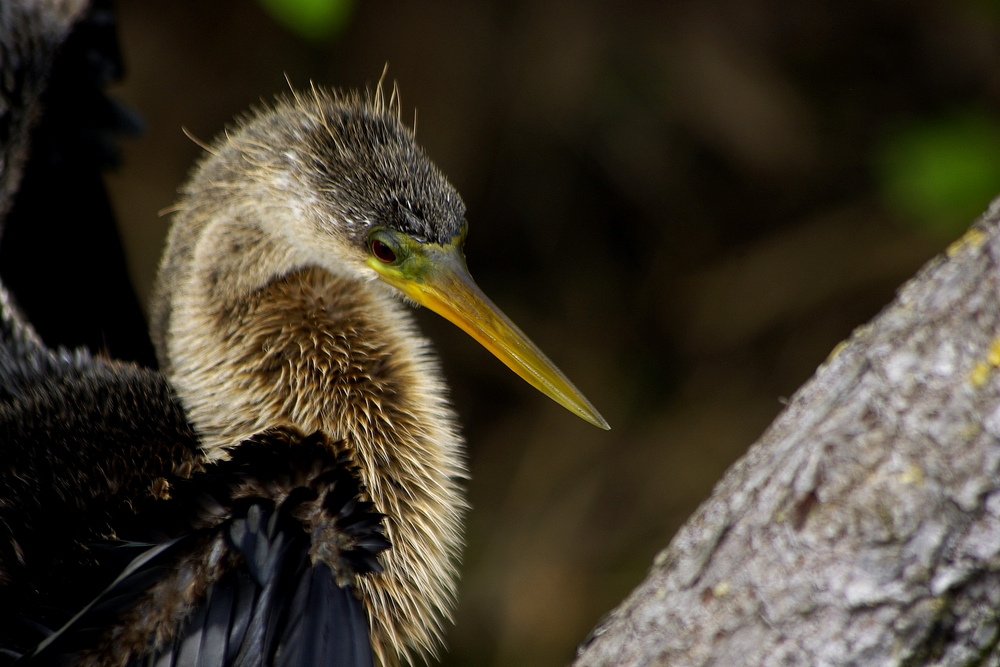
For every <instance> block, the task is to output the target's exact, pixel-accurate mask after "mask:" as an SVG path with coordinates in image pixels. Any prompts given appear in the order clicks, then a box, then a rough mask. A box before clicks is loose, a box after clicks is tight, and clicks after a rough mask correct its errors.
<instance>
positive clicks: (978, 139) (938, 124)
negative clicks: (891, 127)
mask: <svg viewBox="0 0 1000 667" xmlns="http://www.w3.org/2000/svg"><path fill="white" fill-rule="evenodd" d="M880 171H881V181H882V194H883V198H884V200H885V202H886V204H888V205H889V206H890V207H891V208H892V209H893V210H895V211H896V212H897V213H899V214H900V215H901V216H903V217H904V218H905V219H907V220H910V221H912V222H914V223H915V224H917V225H920V226H922V227H924V228H926V229H929V230H932V231H934V232H936V233H938V234H941V235H946V236H955V235H957V234H959V233H961V232H962V231H964V230H965V229H966V228H967V227H968V226H969V225H970V224H971V223H972V221H973V220H974V219H975V218H976V216H978V215H979V214H980V213H982V212H983V211H984V210H985V209H986V205H987V204H988V203H989V202H990V200H991V199H993V198H994V197H995V196H997V194H1000V122H998V120H997V119H996V118H994V117H992V116H988V115H986V114H963V115H958V116H952V117H950V118H946V119H943V120H935V121H927V122H923V123H920V124H916V125H912V126H910V127H908V128H906V129H904V130H902V131H900V132H898V133H897V134H896V135H894V136H893V137H892V138H890V140H889V141H888V142H886V144H885V147H884V149H883V151H882V159H881V164H880Z"/></svg>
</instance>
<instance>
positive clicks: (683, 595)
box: [574, 199, 1000, 667]
mask: <svg viewBox="0 0 1000 667" xmlns="http://www.w3.org/2000/svg"><path fill="white" fill-rule="evenodd" d="M998 265H1000V199H998V200H996V201H994V202H993V203H992V204H991V206H990V208H989V210H988V211H987V213H986V214H985V215H984V216H983V218H981V219H980V220H979V221H978V222H977V224H976V225H975V226H973V228H972V229H971V230H970V231H969V232H968V233H966V235H965V236H964V237H963V238H962V239H961V240H959V241H958V242H956V243H955V244H954V245H953V246H952V247H951V248H949V250H948V252H947V253H946V254H945V255H943V256H941V257H939V258H937V259H935V260H934V261H932V262H930V263H929V264H928V265H927V266H926V267H924V269H922V270H921V271H920V273H919V274H918V275H917V276H916V277H915V278H913V279H912V280H911V281H910V282H908V283H907V284H906V285H904V286H903V288H902V289H900V291H899V293H898V295H897V297H896V299H895V300H894V301H893V302H892V303H891V304H890V305H889V306H888V307H887V308H885V309H884V310H883V311H882V313H881V314H879V315H878V316H877V317H876V318H875V319H874V320H873V321H872V322H871V323H869V324H867V325H865V326H862V327H859V328H858V329H857V330H856V331H855V332H854V333H853V334H852V336H851V337H850V339H849V340H847V341H845V343H843V344H841V345H840V346H838V347H837V348H836V349H835V350H834V351H833V352H832V353H831V355H830V358H829V359H828V360H827V362H826V363H825V364H823V366H821V367H820V368H819V370H818V371H817V372H816V374H815V376H814V377H813V378H812V379H811V380H810V381H809V382H807V383H806V384H805V385H804V386H803V387H802V388H801V389H800V390H799V391H798V393H797V394H796V395H795V397H794V398H793V399H792V401H791V403H790V404H789V406H788V407H787V409H785V410H784V411H783V412H782V413H781V415H779V416H778V418H777V419H776V420H775V421H774V423H773V424H772V425H771V426H770V428H768V430H767V431H766V432H765V433H764V435H763V436H762V437H761V438H760V440H758V441H757V443H755V444H754V445H753V446H752V447H751V448H750V450H749V451H748V452H747V454H746V455H745V456H744V457H743V458H742V459H741V460H740V461H738V462H737V463H736V464H735V465H734V466H733V467H732V468H731V469H730V470H729V471H728V472H727V473H726V474H725V476H724V477H723V478H722V481H720V482H719V484H718V485H717V486H716V488H715V489H714V491H713V493H712V496H711V497H710V498H709V499H708V500H707V501H706V502H705V503H704V504H703V505H702V506H701V507H700V508H699V509H698V510H697V511H696V512H695V514H694V515H693V516H692V517H691V518H690V519H689V520H688V522H687V523H686V524H685V525H684V526H683V527H682V528H681V530H680V531H679V532H678V533H677V535H676V536H675V537H674V539H673V541H672V542H671V543H670V545H669V546H668V547H667V548H666V549H665V550H664V551H663V552H661V553H660V554H659V555H658V556H657V557H656V560H655V563H654V565H653V568H652V570H651V571H650V573H649V576H648V577H647V579H646V580H645V581H644V582H643V583H642V584H640V585H639V587H638V588H636V589H635V591H633V592H632V593H631V594H630V595H629V597H627V598H626V599H625V600H624V601H623V602H622V604H621V605H620V606H619V607H618V608H617V609H615V610H614V611H613V612H612V613H611V614H610V615H609V616H608V617H607V618H606V619H605V620H604V621H603V622H602V623H601V624H600V625H599V626H598V627H597V628H596V629H595V630H594V631H593V632H592V633H591V635H590V637H588V639H587V640H586V641H585V642H584V644H583V645H582V646H581V647H580V650H579V652H578V657H577V660H576V662H575V663H574V664H575V665H576V666H578V667H591V666H597V665H616V666H619V667H624V666H626V665H671V666H672V667H682V666H685V665H709V664H712V665H779V664H780V665H916V664H921V665H924V664H933V665H979V664H994V665H995V664H997V663H998V661H1000V650H998V648H997V644H998V641H1000V631H998V618H997V617H998V610H1000V491H998V489H1000V474H998V467H1000V271H998Z"/></svg>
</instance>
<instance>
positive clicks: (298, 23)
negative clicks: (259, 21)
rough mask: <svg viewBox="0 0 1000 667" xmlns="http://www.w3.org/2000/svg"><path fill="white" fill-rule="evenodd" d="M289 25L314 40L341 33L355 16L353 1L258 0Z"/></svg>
mask: <svg viewBox="0 0 1000 667" xmlns="http://www.w3.org/2000/svg"><path fill="white" fill-rule="evenodd" d="M258 1H259V2H260V4H261V5H262V6H263V7H264V9H266V10H267V11H268V12H269V13H270V14H271V16H273V17H274V18H275V19H276V20H277V21H278V22H279V23H281V24H282V25H284V26H285V27H286V28H288V29H289V30H291V31H292V32H294V33H296V34H297V35H299V36H301V37H305V38H306V39H308V40H311V41H323V40H326V39H329V38H331V37H334V36H336V35H337V34H339V33H340V32H341V31H342V30H343V29H344V28H345V27H346V26H347V23H348V21H349V20H350V18H351V14H352V13H353V10H354V2H353V0H258Z"/></svg>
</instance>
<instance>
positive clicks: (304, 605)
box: [0, 81, 609, 667]
mask: <svg viewBox="0 0 1000 667" xmlns="http://www.w3.org/2000/svg"><path fill="white" fill-rule="evenodd" d="M400 116H401V105H400V102H399V96H398V90H397V89H396V88H395V86H394V87H393V90H392V93H391V95H389V96H387V95H386V94H385V92H384V88H383V85H382V83H381V81H380V83H379V85H378V86H377V87H376V89H375V91H374V93H372V94H367V93H366V94H361V93H357V92H340V91H335V90H325V89H322V88H320V87H316V86H310V89H309V90H308V91H302V92H299V91H295V90H293V91H292V92H291V93H290V94H286V95H282V96H279V97H278V98H276V100H275V102H274V103H272V104H270V105H263V106H260V107H258V108H255V109H253V110H251V111H250V112H248V113H247V114H245V115H243V116H241V117H240V118H239V119H238V120H237V122H236V123H235V125H233V126H232V127H230V128H229V129H227V130H226V131H225V132H224V133H223V134H221V135H220V136H219V137H218V138H216V140H215V141H213V142H212V143H211V144H206V145H203V148H204V149H205V153H204V155H203V157H202V158H201V159H200V161H199V162H198V163H197V165H196V166H195V168H194V170H193V171H192V174H191V176H190V178H189V180H188V181H187V183H186V184H185V185H184V186H183V187H182V189H181V191H180V199H179V201H178V203H177V204H176V205H175V206H174V207H173V209H172V212H173V221H172V226H171V230H170V233H169V235H168V239H167V247H166V250H165V253H164V257H163V260H162V263H161V266H160V270H159V275H158V278H157V282H156V287H155V290H154V297H153V300H152V303H151V307H150V313H151V314H150V321H151V323H150V333H151V337H152V340H153V343H154V346H155V348H156V354H157V358H158V361H159V365H160V371H152V370H149V369H142V368H139V367H137V366H135V365H134V364H126V363H122V362H114V361H111V360H107V359H103V358H100V357H94V356H92V355H89V354H87V353H85V352H83V351H76V352H68V351H65V350H50V349H47V348H45V346H44V345H43V344H42V343H41V341H40V340H38V339H37V336H34V334H33V332H32V331H31V328H30V324H28V323H26V322H24V321H23V318H20V317H19V315H18V313H17V312H16V309H14V308H13V307H12V306H10V305H9V304H8V303H7V301H5V300H3V299H0V301H2V303H0V305H4V304H7V305H5V306H4V308H3V309H0V316H2V317H0V324H2V325H3V327H0V380H2V382H3V384H4V385H5V387H9V388H8V389H4V390H2V391H0V447H2V448H3V450H2V461H3V464H2V469H0V482H2V483H3V486H2V487H0V606H4V607H5V608H7V609H21V608H26V607H30V608H31V609H33V610H35V611H34V615H33V616H31V617H28V616H27V615H25V614H22V615H21V616H19V617H18V618H17V619H13V620H12V622H18V623H20V624H21V626H23V627H29V628H35V629H36V630H37V632H38V633H40V634H41V635H42V639H41V640H40V641H38V642H37V643H35V640H34V639H31V638H26V637H27V633H26V634H23V635H22V634H18V635H17V636H10V635H12V634H14V633H7V636H5V635H4V634H0V647H2V648H3V649H4V650H6V651H7V654H8V655H9V656H10V657H11V658H12V659H16V660H17V661H18V664H23V665H32V666H38V667H41V666H43V665H49V664H56V663H58V664H67V663H69V664H76V665H81V666H84V665H86V666H88V667H112V666H113V667H127V666H131V665H140V664H148V665H150V666H152V665H164V666H167V667H187V666H190V667H196V666H198V667H229V666H230V665H241V666H242V665H249V664H253V665H261V666H262V667H263V666H264V665H288V666H293V665H300V664H301V665H305V664H315V663H316V662H323V663H324V664H327V665H331V666H332V665H367V664H381V665H386V666H391V665H396V664H401V663H404V664H405V663H412V662H413V661H415V660H418V659H426V658H428V657H429V656H433V655H436V653H437V651H438V650H439V649H440V647H441V645H442V634H443V631H444V628H445V626H446V624H447V623H448V621H449V620H450V618H451V616H452V613H453V609H454V605H455V600H456V584H457V576H458V575H457V564H458V558H459V555H460V550H461V547H462V521H463V517H464V514H465V513H466V511H467V503H466V501H465V498H464V491H463V485H464V481H465V479H466V478H467V470H466V465H465V454H464V442H463V439H462V437H461V435H460V428H459V424H458V419H457V416H456V414H455V411H454V409H453V408H452V406H451V404H450V402H449V399H448V392H447V386H446V383H445V381H444V378H443V374H442V371H441V368H440V363H439V361H438V359H437V356H436V355H435V353H434V352H433V349H432V347H431V345H430V343H429V342H428V341H426V340H425V339H424V338H423V337H422V336H421V335H420V333H419V332H418V330H417V328H416V325H415V322H414V319H413V316H412V313H411V309H410V308H409V307H408V306H412V305H420V306H424V307H427V308H429V309H430V310H433V311H435V312H437V313H438V314H440V315H442V316H444V317H445V318H446V319H448V320H450V321H451V322H452V323H454V324H456V325H457V326H459V327H460V328H461V329H463V330H464V331H466V332H467V333H468V334H470V335H471V336H472V337H473V338H474V339H476V340H477V341H478V342H480V343H481V344H482V345H483V346H484V347H486V348H487V349H488V350H489V351H490V352H491V353H493V354H494V355H495V356H496V357H498V358H499V359H500V360H501V361H503V362H504V363H505V364H506V365H507V366H509V367H510V368H511V369H512V370H514V371H515V372H516V373H517V374H518V375H520V376H521V377H522V378H523V379H524V380H526V381H527V382H528V383H529V384H531V385H533V386H534V387H536V388H537V389H539V390H540V391H542V392H543V393H545V394H547V395H548V396H550V397H551V398H552V399H554V400H555V401H557V402H558V403H560V404H561V405H563V406H564V407H566V408H567V409H569V410H570V411H571V412H573V413H574V414H576V415H577V416H579V417H581V418H583V419H585V420H587V421H588V422H590V423H592V424H594V425H596V426H598V427H600V428H605V429H606V428H609V427H608V424H607V422H606V421H605V420H604V419H603V417H601V415H600V414H599V413H598V411H597V410H596V409H595V408H594V407H593V406H592V405H591V404H590V403H589V401H587V399H586V398H585V397H584V396H583V394H582V393H581V392H580V391H579V390H578V389H576V387H574V386H573V384H572V383H571V382H570V381H569V380H568V379H567V378H566V377H565V375H564V374H563V373H562V372H561V371H559V370H558V368H557V367H556V366H555V365H554V364H553V363H552V362H551V361H550V360H549V359H548V358H547V357H546V356H545V355H544V354H543V353H542V352H541V351H540V350H539V349H538V347H537V346H535V345H534V344H533V343H532V342H531V341H530V339H529V338H528V337H527V336H526V335H525V334H524V333H523V332H522V331H521V330H520V329H518V328H517V326H516V325H514V324H513V322H511V321H510V319H509V318H508V317H507V316H506V315H504V314H503V313H502V311H500V309H499V308H497V307H496V306H495V305H494V304H493V303H492V302H491V301H490V300H489V299H488V298H487V297H486V296H485V294H483V292H482V291H481V290H480V289H479V288H478V287H477V286H476V284H475V282H474V281H473V279H472V278H471V276H470V274H469V271H468V268H467V266H466V261H465V256H464V250H463V248H464V245H465V242H466V238H467V236H468V231H469V230H468V227H469V226H468V223H467V221H466V214H465V205H464V203H463V201H462V199H461V197H460V196H459V194H458V193H457V191H456V190H455V189H454V188H453V187H452V185H451V184H450V183H449V182H448V181H447V179H446V177H445V176H444V175H443V174H442V173H441V171H440V170H439V169H438V168H437V167H436V166H435V165H434V164H433V163H432V162H431V160H430V159H429V158H428V156H427V155H426V153H425V152H424V151H423V149H421V148H420V147H419V146H418V144H417V143H416V140H415V137H414V134H413V131H412V130H411V129H410V128H408V127H407V126H406V125H405V124H404V123H403V122H402V121H401V118H400ZM4 299H6V297H4ZM5 332H6V333H5ZM28 416H30V417H31V418H30V419H29V418H28ZM4 431H6V433H4ZM26 498H42V499H47V500H46V502H41V503H38V502H31V501H27V500H26ZM53 516H55V517H56V519H55V522H56V524H57V526H58V530H56V531H54V533H53V532H50V527H51V525H52V524H51V523H50V522H51V521H52V519H51V517H53ZM47 524H48V525H47ZM102 541H103V543H102ZM60 559H61V560H60ZM108 563H118V565H107V564H108ZM63 566H66V568H65V569H63ZM102 568H103V569H102ZM108 570H110V574H108V573H107V571H108ZM64 572H65V573H68V574H64ZM81 572H86V573H99V572H104V574H103V575H101V576H98V575H97V574H94V575H93V576H88V577H82V579H84V581H83V583H80V580H81V577H80V575H79V573H81ZM67 576H72V577H73V578H74V579H73V581H74V582H76V583H74V584H73V585H69V586H67V585H66V583H65V581H66V578H67ZM4 598H6V602H5V600H4ZM5 613H8V614H9V613H10V612H5ZM67 615H68V618H67ZM60 621H61V622H62V623H61V626H60ZM47 623H48V625H47ZM51 625H55V626H56V627H51ZM11 627H13V626H11ZM4 642H6V645H5V644H4Z"/></svg>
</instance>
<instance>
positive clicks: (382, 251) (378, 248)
mask: <svg viewBox="0 0 1000 667" xmlns="http://www.w3.org/2000/svg"><path fill="white" fill-rule="evenodd" d="M372 254H374V255H375V256H376V257H377V258H378V259H379V260H380V261H382V262H385V263H386V264H388V263H390V262H395V261H396V253H394V252H393V251H392V248H390V247H389V246H387V245H386V244H384V243H382V242H381V241H379V240H378V239H373V240H372Z"/></svg>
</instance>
